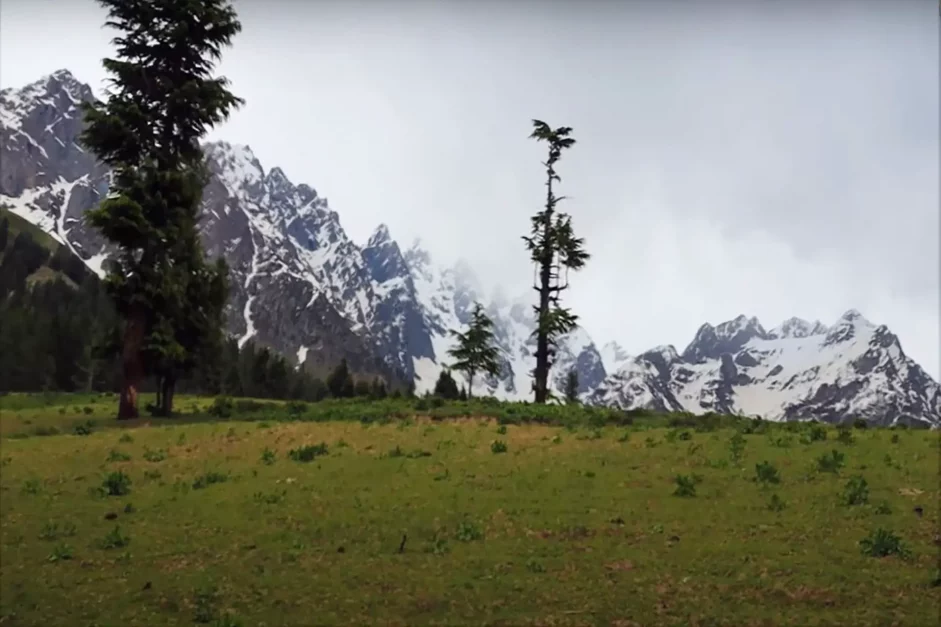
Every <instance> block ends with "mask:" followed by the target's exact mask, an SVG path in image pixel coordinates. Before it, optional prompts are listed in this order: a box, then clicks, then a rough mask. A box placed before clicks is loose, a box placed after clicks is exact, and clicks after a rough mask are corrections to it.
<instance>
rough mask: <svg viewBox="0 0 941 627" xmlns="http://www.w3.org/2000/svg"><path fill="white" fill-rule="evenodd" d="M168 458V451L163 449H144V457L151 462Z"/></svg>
mask: <svg viewBox="0 0 941 627" xmlns="http://www.w3.org/2000/svg"><path fill="white" fill-rule="evenodd" d="M166 458H167V452H166V451H165V450H163V449H158V450H156V451H153V450H151V449H145V450H144V459H146V460H147V461H149V462H162V461H163V460H165V459H166Z"/></svg>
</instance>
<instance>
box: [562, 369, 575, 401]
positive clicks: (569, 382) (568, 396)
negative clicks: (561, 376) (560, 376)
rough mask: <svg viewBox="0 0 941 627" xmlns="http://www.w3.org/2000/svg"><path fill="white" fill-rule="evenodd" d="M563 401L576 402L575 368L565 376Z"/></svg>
mask: <svg viewBox="0 0 941 627" xmlns="http://www.w3.org/2000/svg"><path fill="white" fill-rule="evenodd" d="M565 400H566V402H569V403H577V402H578V371H577V370H576V369H575V368H572V369H571V370H569V373H568V374H567V375H566V376H565Z"/></svg>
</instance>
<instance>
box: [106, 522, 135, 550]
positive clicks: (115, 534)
mask: <svg viewBox="0 0 941 627" xmlns="http://www.w3.org/2000/svg"><path fill="white" fill-rule="evenodd" d="M130 543H131V538H130V536H127V535H125V534H123V533H121V527H120V526H116V527H115V528H114V529H112V530H111V531H109V532H108V535H106V536H105V537H104V538H102V539H101V540H99V541H98V548H99V549H123V548H124V547H126V546H127V545H128V544H130Z"/></svg>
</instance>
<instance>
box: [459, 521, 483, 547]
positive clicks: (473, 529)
mask: <svg viewBox="0 0 941 627" xmlns="http://www.w3.org/2000/svg"><path fill="white" fill-rule="evenodd" d="M454 537H455V539H457V540H458V541H459V542H474V541H475V540H481V539H482V538H483V537H484V533H483V531H481V530H480V528H479V527H478V526H477V525H475V524H474V523H473V522H472V521H470V520H462V521H461V522H460V523H458V526H457V532H456V533H455V534H454Z"/></svg>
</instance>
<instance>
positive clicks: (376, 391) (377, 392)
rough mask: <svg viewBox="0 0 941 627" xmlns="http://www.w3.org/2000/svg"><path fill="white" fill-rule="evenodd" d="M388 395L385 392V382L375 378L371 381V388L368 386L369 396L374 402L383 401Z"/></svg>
mask: <svg viewBox="0 0 941 627" xmlns="http://www.w3.org/2000/svg"><path fill="white" fill-rule="evenodd" d="M387 395H388V392H387V390H386V384H385V381H383V380H382V379H380V378H378V377H376V378H375V379H373V382H372V386H370V390H369V396H370V397H371V398H374V399H376V400H381V399H384V398H385V397H386V396H387Z"/></svg>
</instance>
